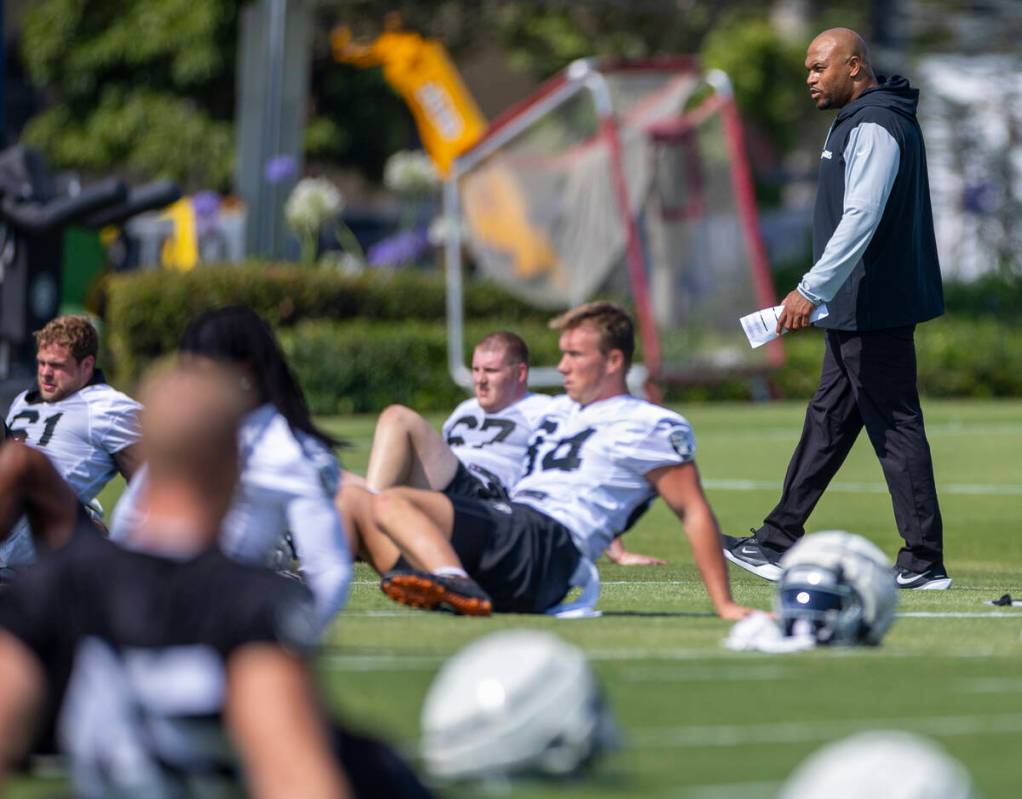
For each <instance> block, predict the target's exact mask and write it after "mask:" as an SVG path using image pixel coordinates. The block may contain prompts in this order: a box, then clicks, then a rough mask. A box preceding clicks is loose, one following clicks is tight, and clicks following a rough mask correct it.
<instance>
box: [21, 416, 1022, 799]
mask: <svg viewBox="0 0 1022 799" xmlns="http://www.w3.org/2000/svg"><path fill="white" fill-rule="evenodd" d="M803 407H804V406H803V404H802V403H801V402H799V403H779V404H770V405H760V406H753V405H738V404H735V405H723V404H714V405H695V406H691V407H687V408H680V409H679V410H681V412H682V413H684V414H685V415H686V416H687V417H688V418H689V419H690V421H691V422H692V423H693V425H694V427H695V430H696V435H697V441H698V447H699V450H698V456H697V458H698V462H699V465H700V469H701V472H702V477H703V480H704V483H705V484H706V487H707V493H708V495H709V497H710V499H711V502H712V504H713V507H714V508H715V510H716V513H717V516H718V518H719V520H720V523H721V527H722V529H723V530H724V531H725V532H730V533H733V534H736V533H737V534H740V533H744V531H746V530H748V528H750V527H752V526H755V525H758V524H759V522H760V520H761V519H762V517H763V515H764V514H765V513H766V512H767V511H768V510H769V509H770V507H771V506H772V504H773V503H774V502H775V500H776V499H777V495H778V490H779V487H780V482H781V478H782V476H783V473H784V469H785V466H786V464H787V460H788V457H789V455H790V454H791V450H792V448H793V446H794V444H795V442H796V439H797V436H798V433H799V430H800V428H801V418H802V412H803ZM925 411H926V413H927V423H928V432H929V436H930V443H931V447H932V449H933V453H934V462H935V468H936V472H937V481H938V486H939V489H940V498H941V503H942V508H943V513H944V521H945V540H946V551H947V565H948V568H949V571H950V573H951V575H952V577H953V578H954V580H955V586H954V588H953V589H952V590H951V591H949V592H914V593H913V592H900V594H899V599H900V600H901V601H900V605H899V618H898V619H897V621H896V622H895V624H894V627H893V628H892V630H891V632H890V633H889V635H888V636H887V638H886V640H885V642H884V645H883V646H882V647H880V648H878V649H869V650H866V649H846V650H818V651H814V652H809V653H801V654H794V655H774V656H768V655H759V654H747V653H731V652H728V651H726V650H724V649H723V648H722V646H721V643H720V642H721V639H723V638H724V636H725V635H726V633H727V630H728V626H729V625H728V624H727V623H725V622H722V621H719V620H717V619H716V618H715V617H714V616H713V615H712V614H711V613H710V609H709V603H708V601H707V599H706V597H705V594H704V591H703V588H702V585H701V583H700V582H699V580H698V577H697V575H696V574H695V569H694V566H693V564H692V561H691V557H690V554H689V552H688V547H687V545H686V543H685V540H684V537H683V534H682V532H681V529H680V526H679V524H678V522H677V521H676V520H675V519H674V517H673V516H671V514H670V513H669V512H668V511H667V509H666V508H665V506H664V505H663V503H657V504H656V505H654V507H653V509H652V510H651V511H650V513H648V514H647V516H646V517H645V518H644V519H643V520H642V522H641V523H640V524H639V525H638V526H637V527H636V529H635V530H634V531H633V532H631V533H629V536H628V538H627V539H626V543H627V545H628V546H629V548H631V549H635V550H639V551H643V552H648V553H651V554H657V555H660V556H662V557H665V558H666V559H667V560H668V561H669V563H668V565H667V566H664V567H647V568H635V567H630V568H629V567H621V566H615V565H613V564H609V563H606V562H602V563H601V564H600V566H601V572H602V575H603V580H604V588H603V595H602V598H601V601H600V605H599V607H600V608H601V609H602V610H603V612H604V615H603V617H602V618H599V619H589V620H577V621H560V620H554V619H547V618H541V617H540V618H537V617H531V616H501V617H495V618H493V619H466V618H458V617H454V616H450V615H446V614H429V613H423V612H416V611H411V610H406V609H404V608H401V607H399V606H397V605H394V604H392V603H391V602H390V601H389V600H387V599H386V598H385V597H384V596H383V595H382V594H381V593H380V591H379V589H378V588H377V582H376V580H375V578H374V575H373V574H372V573H371V572H370V571H369V570H367V569H365V567H363V566H360V567H359V571H358V575H357V582H356V585H355V586H354V591H353V594H352V598H351V602H350V605H349V608H348V610H347V611H346V612H345V613H344V614H343V615H342V616H341V617H340V618H339V619H338V620H337V622H336V623H335V625H334V627H333V629H332V631H331V634H330V636H329V644H328V646H327V647H326V648H325V650H324V651H323V653H322V655H321V656H320V658H319V660H318V667H319V672H320V674H321V677H322V684H323V688H324V691H325V692H326V693H327V695H328V696H329V700H330V702H331V703H332V705H333V706H334V707H335V708H336V709H337V711H338V714H339V715H340V716H341V717H343V718H345V719H347V720H348V721H349V722H352V723H355V724H357V725H359V726H363V727H365V728H367V729H370V730H374V731H376V732H378V733H380V734H382V735H384V736H386V737H387V738H390V739H391V740H393V741H395V742H396V743H398V744H399V745H400V746H402V747H403V748H405V749H406V751H409V752H414V747H415V743H416V737H417V728H418V719H419V709H420V707H421V703H422V700H423V697H424V695H425V692H426V690H427V688H428V685H429V682H430V680H431V679H432V677H433V675H434V674H435V673H436V671H437V669H438V668H439V666H440V664H441V662H442V661H443V659H444V658H445V657H446V656H448V655H449V654H451V653H452V652H454V651H456V650H457V649H458V648H459V647H461V646H462V645H464V644H465V643H467V642H468V641H470V640H472V639H474V638H476V637H478V636H481V635H484V634H486V633H487V632H490V631H493V630H498V629H504V628H508V627H515V628H524V627H532V628H540V629H547V630H552V631H554V632H556V633H557V634H559V635H561V636H563V637H564V638H566V639H567V640H569V641H571V642H573V643H575V644H577V645H578V646H580V647H582V648H583V649H584V650H585V651H586V652H587V653H588V654H589V656H590V658H591V660H592V662H593V664H594V666H595V669H596V670H597V672H598V673H599V675H600V677H601V680H602V682H603V684H604V687H605V689H606V692H607V694H608V695H609V699H610V703H611V705H612V706H613V709H614V711H615V713H616V716H617V718H618V720H619V723H620V725H621V727H622V729H623V733H624V745H623V747H622V748H621V749H620V751H618V752H617V753H615V754H613V755H611V756H609V757H607V758H605V759H604V760H603V761H602V762H601V763H600V764H599V765H598V766H597V768H596V769H595V770H594V772H593V773H592V774H591V775H590V777H589V778H588V779H586V780H583V781H576V782H570V783H567V784H541V783H529V784H518V785H515V786H514V787H513V788H512V789H510V792H509V793H504V792H502V795H509V796H512V797H516V798H520V799H526V798H527V797H528V798H529V799H539V798H540V797H553V796H557V797H663V798H664V799H666V798H667V797H678V798H679V799H681V798H682V797H692V798H693V799H695V798H696V797H700V798H702V799H711V798H716V799H724V798H729V799H730V798H734V799H751V798H752V797H771V796H773V795H774V794H775V793H776V791H777V789H778V787H779V785H780V783H781V781H782V780H783V779H784V777H785V776H786V775H787V774H788V773H789V772H790V771H791V770H792V768H793V767H794V766H795V765H796V764H797V763H798V762H799V761H800V760H801V759H803V758H804V757H805V756H806V755H808V754H809V753H810V752H812V751H813V750H814V749H816V748H817V747H818V746H820V745H821V744H823V743H825V742H827V741H831V740H835V739H837V738H840V737H843V736H845V735H848V734H851V733H853V732H856V731H860V730H865V729H877V728H887V729H903V730H910V731H914V732H919V733H924V734H927V735H930V736H933V737H935V738H936V739H937V740H939V741H940V742H941V743H942V744H943V745H944V746H945V747H946V748H947V749H948V750H949V751H950V752H952V753H953V754H954V755H956V756H957V757H959V758H960V759H961V760H962V761H963V762H964V763H965V764H966V766H967V767H968V768H969V769H970V771H971V772H972V775H973V777H974V779H975V781H976V783H977V785H978V787H979V789H980V792H981V795H982V796H984V797H986V799H993V798H994V797H1015V796H1018V795H1019V793H1020V789H1019V784H1020V778H1022V765H1020V764H1018V763H1016V762H1015V760H1014V758H1015V755H1016V753H1017V751H1018V749H1019V744H1020V742H1022V662H1020V661H1022V639H1020V633H1022V609H1014V610H1013V609H1011V608H1005V609H1001V608H994V607H990V606H987V605H984V604H983V601H984V600H988V599H992V598H994V597H997V596H1000V595H1001V594H1003V593H1004V592H1006V591H1007V592H1011V591H1014V592H1022V535H1020V534H1019V527H1020V524H1022V468H1020V466H1019V458H1020V455H1019V453H1022V403H1019V402H982V403H981V402H969V403H964V402H929V403H926V405H925ZM372 424H373V420H372V419H371V418H368V417H352V418H345V419H332V420H328V421H327V425H328V426H329V427H330V429H331V430H333V431H335V432H337V433H340V434H341V435H343V436H345V437H346V438H348V439H349V440H350V441H351V442H352V444H353V447H352V448H351V449H350V450H348V451H347V452H346V453H345V455H344V461H345V465H346V466H348V467H349V468H352V469H355V470H357V471H359V470H362V469H364V466H365V460H366V457H367V455H368V445H369V441H370V438H371V435H372ZM118 490H119V489H118V488H116V487H111V489H110V490H109V492H108V494H107V495H105V497H104V499H105V504H106V507H107V508H108V509H109V508H110V507H111V506H112V499H113V497H114V495H115V494H116V493H117V491H118ZM830 528H841V529H847V530H852V531H854V532H858V533H862V534H864V535H866V536H867V537H869V538H870V539H872V540H873V541H875V542H876V543H877V544H879V545H880V546H881V547H882V548H883V549H884V550H885V551H886V552H887V553H888V554H890V555H893V554H894V552H895V551H896V550H897V547H898V545H899V538H898V536H897V534H896V532H895V529H894V521H893V515H892V512H891V507H890V500H889V497H888V495H887V493H886V490H885V487H884V483H883V476H882V474H881V472H880V468H879V466H878V464H877V462H876V459H875V457H874V456H873V453H872V451H871V450H870V449H869V446H868V442H867V441H866V439H865V436H863V437H862V439H861V440H860V442H859V444H858V445H857V446H856V448H855V450H854V451H853V453H852V455H851V456H850V458H849V460H848V462H847V463H846V465H845V467H844V468H843V470H842V471H841V472H840V473H839V475H838V478H837V480H836V483H835V484H834V485H833V486H832V488H831V490H830V492H829V493H828V494H827V495H826V496H825V497H824V500H823V501H822V502H821V504H820V506H819V507H818V509H817V511H816V513H815V515H814V517H813V519H812V520H811V524H810V529H811V530H814V529H815V530H818V529H830ZM732 582H733V587H734V592H735V594H736V596H737V598H738V599H739V601H742V602H745V603H748V604H752V605H756V606H759V607H763V608H766V607H769V605H770V603H771V597H772V594H771V588H770V585H769V584H768V583H766V582H764V581H761V580H759V578H756V577H754V576H752V575H749V574H747V573H745V572H742V571H738V570H735V569H732ZM504 787H505V789H506V786H504ZM19 795H28V794H25V793H20V794H19ZM446 795H449V796H453V797H468V796H478V795H480V792H479V790H478V789H465V788H462V789H454V790H450V791H448V792H446ZM877 799H882V797H877Z"/></svg>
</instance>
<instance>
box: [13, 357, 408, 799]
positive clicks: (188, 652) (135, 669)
mask: <svg viewBox="0 0 1022 799" xmlns="http://www.w3.org/2000/svg"><path fill="white" fill-rule="evenodd" d="M144 396H145V399H146V406H147V407H146V410H145V413H144V417H143V426H144V430H145V435H144V441H143V448H144V449H143V452H144V455H145V458H146V460H147V463H148V471H149V476H148V479H147V481H146V487H145V490H144V492H143V494H142V496H141V499H140V504H141V507H142V509H143V510H144V511H145V512H146V514H147V521H146V523H145V525H143V526H140V527H139V528H137V529H135V530H134V531H133V534H132V537H131V539H130V541H129V542H128V544H129V546H130V547H131V549H125V548H120V547H118V546H116V545H115V544H112V543H110V542H108V541H106V540H105V539H103V538H101V537H99V536H84V535H83V536H76V537H75V538H74V539H73V540H72V542H71V543H70V544H69V545H68V546H66V547H65V548H64V549H62V550H61V551H59V552H57V553H55V554H53V555H52V556H50V557H48V558H45V559H43V560H42V561H41V562H40V563H38V564H37V565H36V566H34V567H32V568H30V569H28V570H26V571H25V572H24V573H23V574H22V576H21V577H20V578H19V580H18V582H16V583H15V584H13V585H12V587H11V588H10V589H9V591H8V593H7V594H6V595H4V596H3V597H2V598H0V765H2V766H5V767H6V766H7V765H8V764H10V763H11V762H12V761H13V760H14V758H16V757H17V756H18V755H19V754H21V753H22V752H23V751H24V749H25V747H26V746H27V744H28V743H29V740H30V737H31V733H32V731H33V730H32V728H33V722H34V721H35V720H36V719H37V718H38V717H39V715H40V712H39V711H40V710H41V708H42V707H43V706H44V703H45V701H46V698H47V695H49V697H51V698H54V697H63V701H62V710H61V715H60V724H59V728H60V738H61V741H62V747H63V748H64V750H65V751H66V752H67V753H68V754H69V755H70V758H71V769H72V772H71V773H72V778H73V781H74V788H75V794H76V795H78V796H88V797H91V796H111V795H117V796H174V797H177V796H196V795H222V794H223V793H224V792H225V791H230V790H231V789H233V788H236V787H237V782H238V779H239V778H241V779H244V781H245V784H246V787H247V790H248V792H249V793H250V794H251V795H253V796H257V797H264V796H266V797H268V796H285V795H287V796H302V797H347V796H352V795H355V796H368V795H371V791H372V790H373V788H372V786H373V785H377V784H380V785H383V786H385V787H386V789H387V791H388V793H387V795H394V796H421V795H423V792H422V791H421V788H418V783H417V781H415V780H414V777H411V776H410V775H409V774H408V772H407V770H405V769H404V768H403V766H401V765H400V764H397V766H396V773H397V777H396V778H395V777H393V774H392V771H391V770H389V769H390V767H391V766H393V765H394V764H395V763H396V761H392V759H388V757H389V753H387V752H386V751H385V750H383V755H382V756H381V755H380V750H379V749H377V748H375V747H373V746H372V745H367V744H366V742H363V741H359V740H354V739H352V740H351V741H350V742H349V741H348V739H346V738H344V736H340V738H341V739H342V740H341V747H342V748H341V758H342V759H344V761H345V768H344V769H342V767H341V766H340V765H339V761H338V760H337V758H336V757H335V754H334V752H333V748H334V747H335V746H336V745H337V741H338V736H337V735H336V734H334V733H331V732H330V731H329V729H328V726H327V724H326V723H325V721H324V719H323V717H322V715H321V713H320V711H319V708H318V705H317V703H316V701H315V700H314V697H313V691H312V685H311V681H310V678H309V675H308V671H307V668H306V665H305V661H304V658H303V656H302V654H301V652H302V651H303V650H304V649H305V647H306V646H307V645H308V643H309V641H310V640H311V637H312V623H311V619H310V608H309V598H308V594H307V592H306V591H305V589H304V588H303V587H302V586H300V585H299V584H298V583H296V582H294V581H292V580H288V579H286V578H284V577H281V576H279V575H276V574H274V573H273V572H270V571H268V570H266V569H263V568H256V567H251V566H246V565H243V564H240V563H237V562H236V561H233V560H230V559H228V558H227V557H225V556H224V555H223V554H222V553H221V552H220V551H219V550H218V549H217V547H216V541H217V538H218V536H219V534H220V524H221V521H222V519H223V516H224V514H225V513H226V512H227V510H228V508H229V507H230V504H231V498H232V495H233V492H234V488H235V485H236V483H237V477H238V469H239V456H238V447H237V438H238V426H239V423H240V421H241V419H242V416H243V414H244V412H245V410H246V407H245V400H244V399H243V397H242V396H240V392H239V389H238V379H237V376H230V377H225V375H224V373H222V372H221V371H219V370H218V369H215V368H203V369H199V368H197V367H196V366H191V367H181V366H178V367H175V368H174V369H173V370H171V371H169V372H167V373H165V374H163V375H160V376H158V377H156V378H154V379H152V380H150V381H149V383H148V385H147V388H146V391H145V393H144ZM349 743H350V745H349ZM379 764H382V767H381V771H380V772H379V773H370V774H368V775H367V774H365V773H364V772H365V771H366V770H367V769H368V770H372V769H373V768H374V766H376V765H379ZM348 767H353V769H354V770H353V772H352V775H350V776H346V774H345V770H346V769H347V768H348ZM394 779H396V780H397V783H396V785H397V787H396V788H395V787H394V786H395V783H394ZM360 785H361V786H362V787H361V789H360V787H359V786H360ZM406 785H410V786H412V789H411V790H408V791H405V790H404V787H405V786H406Z"/></svg>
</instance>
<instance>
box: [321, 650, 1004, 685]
mask: <svg viewBox="0 0 1022 799" xmlns="http://www.w3.org/2000/svg"><path fill="white" fill-rule="evenodd" d="M343 650H344V647H343V645H342V646H341V647H340V648H338V649H334V650H332V651H328V652H324V653H323V654H322V655H320V656H319V657H318V658H317V659H316V663H317V665H318V666H320V667H321V668H325V669H331V670H334V671H352V672H361V671H383V672H403V671H425V670H427V669H435V668H438V667H439V666H440V665H441V664H442V663H444V661H446V660H447V658H448V656H447V655H439V654H438V655H417V654H409V653H407V652H401V651H395V650H389V651H388V650H378V651H375V652H361V653H360V652H352V653H346V652H344V651H343ZM872 654H873V650H871V649H863V648H856V647H847V648H842V649H835V650H831V651H828V652H827V655H828V657H834V658H848V657H856V656H862V655H865V656H870V655H872ZM929 654H930V655H933V654H934V653H932V652H931V653H929ZM884 655H885V657H887V658H919V657H925V656H926V653H920V652H916V651H911V650H899V649H894V650H888V651H886V652H884ZM938 655H939V657H942V658H946V659H952V658H953V659H955V660H977V659H983V660H986V659H989V658H1014V657H1015V655H1014V654H1011V653H1007V652H1000V653H998V652H995V651H994V650H993V649H976V648H971V649H968V650H962V651H947V650H945V651H942V652H940V653H938ZM586 656H587V657H588V658H589V660H590V661H593V662H597V663H630V662H631V663H634V664H635V665H634V666H633V667H632V668H631V669H629V668H628V667H627V666H626V667H625V668H623V669H621V674H622V679H633V680H634V681H636V682H641V681H644V680H653V679H658V678H657V677H654V672H657V673H662V674H663V679H665V680H666V679H670V677H669V673H670V672H676V673H677V675H678V676H677V681H679V682H682V681H686V680H688V681H692V682H701V681H703V678H704V677H705V676H706V671H707V668H706V666H705V664H706V662H707V660H711V661H713V662H714V663H721V665H720V666H717V667H715V668H714V670H713V674H714V677H713V679H721V680H728V681H732V682H740V681H742V680H747V681H757V680H762V681H766V680H770V679H784V676H785V675H784V674H783V671H784V667H783V666H782V665H780V664H777V665H774V664H771V665H770V666H764V665H762V664H761V663H750V664H749V665H744V664H743V665H733V664H736V663H741V662H742V661H744V662H745V663H748V661H749V659H751V658H756V659H759V660H761V659H763V658H769V657H777V656H772V655H765V654H762V653H753V652H728V651H727V650H725V649H723V647H720V648H717V647H704V648H701V649H680V648H673V649H672V648H664V649H622V650H616V649H595V650H592V651H587V652H586ZM788 657H797V655H789V656H788ZM643 660H645V661H652V664H651V663H639V661H643ZM657 663H698V664H699V665H698V666H697V667H695V668H693V667H688V669H687V671H686V667H684V666H657V665H655V664H657ZM629 674H631V675H633V676H632V677H631V678H629V677H628V676H627V675H629ZM721 674H723V675H725V676H718V675H721ZM707 679H709V678H707Z"/></svg>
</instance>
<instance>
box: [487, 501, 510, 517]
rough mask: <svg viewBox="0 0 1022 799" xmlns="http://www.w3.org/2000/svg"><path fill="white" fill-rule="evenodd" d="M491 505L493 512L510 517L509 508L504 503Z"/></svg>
mask: <svg viewBox="0 0 1022 799" xmlns="http://www.w3.org/2000/svg"><path fill="white" fill-rule="evenodd" d="M491 504H492V505H493V509H494V510H499V511H500V512H501V513H503V514H505V515H508V516H510V515H511V506H510V505H508V504H507V503H506V502H493V503H491Z"/></svg>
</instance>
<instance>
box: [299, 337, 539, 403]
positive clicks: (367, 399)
mask: <svg viewBox="0 0 1022 799" xmlns="http://www.w3.org/2000/svg"><path fill="white" fill-rule="evenodd" d="M498 329H505V330H512V331H514V332H515V333H518V334H519V335H520V336H522V338H524V339H525V340H526V341H527V342H529V347H530V350H531V353H532V360H533V362H534V363H548V364H549V363H556V360H555V359H556V358H557V357H558V354H557V337H556V335H555V334H554V333H552V332H551V331H550V330H549V329H548V328H547V327H546V325H545V324H538V323H527V324H512V325H508V324H507V322H506V320H504V319H496V320H492V321H485V320H484V321H475V322H472V323H470V324H467V325H466V329H465V339H466V341H468V342H475V341H478V340H479V339H481V338H482V337H483V336H484V335H486V334H487V333H490V332H492V331H494V330H498ZM280 340H281V346H282V347H283V348H284V351H285V353H286V354H287V356H288V360H289V361H290V362H291V365H292V366H293V367H294V369H295V372H296V373H297V375H298V379H299V380H300V381H301V384H302V387H303V388H304V390H305V394H306V397H307V399H308V401H309V405H310V407H311V408H312V409H313V412H315V413H318V414H345V413H378V412H379V411H381V410H382V409H383V408H384V407H386V406H387V405H389V404H391V403H393V402H400V403H402V404H404V405H408V406H410V407H412V408H415V409H416V410H419V411H449V410H450V409H451V408H453V407H454V406H455V405H456V404H457V403H459V402H461V400H463V399H465V397H466V396H467V393H466V391H465V390H464V389H461V388H459V387H458V386H456V385H455V384H454V382H453V381H452V380H451V378H450V375H449V374H448V371H447V328H446V327H445V326H444V324H443V323H438V322H432V323H430V322H418V321H411V322H401V323H393V322H367V321H353V322H324V321H312V322H303V323H301V324H298V325H296V326H295V327H294V328H292V329H290V330H282V331H281V333H280ZM469 346H471V345H469ZM465 357H466V359H467V358H468V357H470V356H469V354H468V353H466V355H465ZM466 362H467V361H466Z"/></svg>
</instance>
